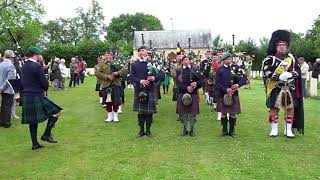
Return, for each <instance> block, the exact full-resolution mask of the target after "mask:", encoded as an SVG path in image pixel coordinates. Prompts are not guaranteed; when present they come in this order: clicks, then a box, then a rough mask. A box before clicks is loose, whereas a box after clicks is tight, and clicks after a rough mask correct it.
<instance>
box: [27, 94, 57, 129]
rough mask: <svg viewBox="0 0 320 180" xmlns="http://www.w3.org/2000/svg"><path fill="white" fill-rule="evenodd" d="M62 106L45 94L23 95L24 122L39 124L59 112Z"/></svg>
mask: <svg viewBox="0 0 320 180" xmlns="http://www.w3.org/2000/svg"><path fill="white" fill-rule="evenodd" d="M61 110H62V108H61V107H59V106H58V105H56V104H55V103H53V102H52V101H50V100H49V99H48V98H47V97H45V96H22V120H21V123H22V124H38V123H41V122H44V121H46V120H47V119H48V118H49V117H50V116H52V115H55V114H58V113H59V112H60V111H61Z"/></svg>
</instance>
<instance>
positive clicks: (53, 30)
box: [43, 18, 80, 44]
mask: <svg viewBox="0 0 320 180" xmlns="http://www.w3.org/2000/svg"><path fill="white" fill-rule="evenodd" d="M43 29H44V35H43V38H44V44H46V43H48V42H56V43H63V44H76V43H77V42H78V41H79V38H80V37H79V33H78V31H79V28H78V27H77V25H76V23H75V20H74V18H65V19H64V18H58V19H55V20H50V21H48V22H47V24H45V25H44V26H43Z"/></svg>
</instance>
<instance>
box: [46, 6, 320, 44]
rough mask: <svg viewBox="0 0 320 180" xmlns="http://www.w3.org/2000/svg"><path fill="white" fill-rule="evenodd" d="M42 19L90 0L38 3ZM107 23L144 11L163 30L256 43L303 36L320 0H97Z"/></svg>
mask: <svg viewBox="0 0 320 180" xmlns="http://www.w3.org/2000/svg"><path fill="white" fill-rule="evenodd" d="M41 2H42V4H43V5H44V8H45V10H46V12H47V13H46V15H44V17H43V20H44V21H45V22H46V21H48V20H53V19H55V18H58V17H74V16H75V15H76V13H75V8H77V7H79V6H81V7H83V8H84V9H87V8H88V7H89V6H90V3H91V0H41ZM98 2H99V3H100V4H101V6H102V8H103V13H104V16H105V20H106V22H105V23H106V24H109V23H110V21H111V19H112V18H113V17H115V16H119V15H120V14H123V13H129V14H134V13H136V12H143V13H146V14H151V15H154V16H156V17H158V18H159V19H160V20H161V22H162V24H163V26H164V29H165V30H172V29H173V30H194V29H210V30H211V32H212V37H215V36H217V35H221V36H222V38H223V40H224V41H225V42H228V43H231V42H232V34H234V35H235V41H236V42H238V41H239V40H246V39H248V38H252V39H254V40H255V42H256V43H257V44H259V39H260V38H262V37H267V38H270V36H271V33H272V32H273V31H275V30H277V29H287V30H292V31H294V32H301V33H305V32H306V31H307V30H308V29H310V28H311V27H312V23H313V21H314V20H315V19H316V18H317V17H318V15H320V0H291V1H289V0H219V1H216V0H193V1H191V0H190V1H186V0H184V1H182V0H98Z"/></svg>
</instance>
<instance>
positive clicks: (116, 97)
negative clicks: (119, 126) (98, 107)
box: [102, 85, 122, 105]
mask: <svg viewBox="0 0 320 180" xmlns="http://www.w3.org/2000/svg"><path fill="white" fill-rule="evenodd" d="M108 88H111V89H112V92H111V100H112V105H119V104H121V97H122V87H121V86H115V85H111V86H109V87H108ZM106 90H107V88H103V89H102V97H103V102H105V101H106V99H107V92H106Z"/></svg>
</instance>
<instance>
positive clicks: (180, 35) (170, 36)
mask: <svg viewBox="0 0 320 180" xmlns="http://www.w3.org/2000/svg"><path fill="white" fill-rule="evenodd" d="M142 37H143V38H142ZM142 39H143V40H144V45H146V46H147V47H148V48H150V46H151V47H152V48H155V49H156V52H157V53H160V54H161V53H163V52H164V56H165V57H168V54H170V56H171V57H172V55H173V54H175V53H176V49H177V43H178V42H179V43H180V46H181V47H182V48H183V49H185V51H186V52H189V51H193V52H194V53H195V54H196V55H198V56H200V55H201V56H202V57H203V56H204V54H205V52H206V51H207V50H208V49H209V48H211V47H212V40H211V30H210V29H206V30H173V31H135V33H134V41H133V56H134V57H138V52H137V50H138V48H139V47H140V46H141V45H142V44H143V42H142ZM189 41H190V46H191V47H190V48H189Z"/></svg>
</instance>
